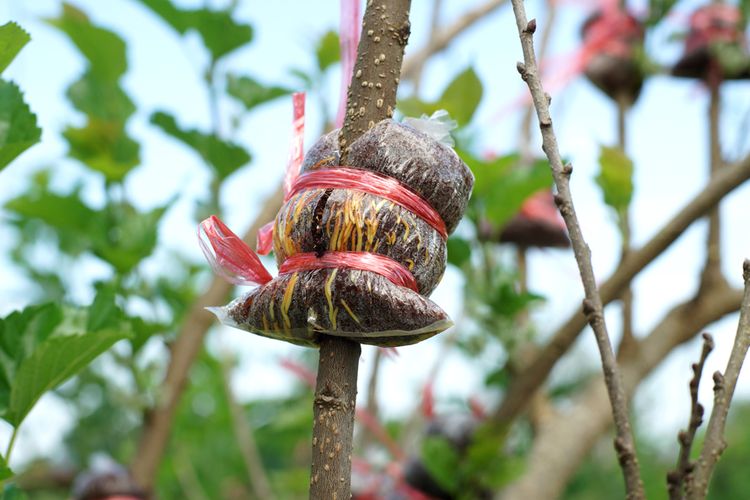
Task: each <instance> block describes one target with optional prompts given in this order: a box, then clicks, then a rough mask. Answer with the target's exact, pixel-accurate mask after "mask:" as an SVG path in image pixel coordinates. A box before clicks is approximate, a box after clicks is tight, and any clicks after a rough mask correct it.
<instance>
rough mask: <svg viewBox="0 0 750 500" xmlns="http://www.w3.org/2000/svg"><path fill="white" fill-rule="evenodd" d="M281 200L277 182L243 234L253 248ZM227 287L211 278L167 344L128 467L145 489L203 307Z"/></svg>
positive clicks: (204, 321) (193, 353)
mask: <svg viewBox="0 0 750 500" xmlns="http://www.w3.org/2000/svg"><path fill="white" fill-rule="evenodd" d="M281 200H282V193H281V186H280V185H279V188H278V189H277V190H276V191H275V192H274V193H273V194H272V195H271V196H269V197H268V198H267V199H266V200H265V202H264V203H263V208H262V209H261V211H260V213H259V214H258V216H257V217H256V219H255V221H254V222H253V223H252V224H251V226H250V228H249V229H248V230H247V232H246V233H245V235H244V237H243V239H244V240H245V242H246V243H247V244H249V245H250V246H251V247H253V248H255V241H254V240H255V235H256V233H257V232H258V230H259V229H260V228H261V227H262V226H263V225H264V224H265V223H266V222H268V221H269V220H272V219H273V218H274V217H275V216H276V213H277V212H278V211H279V209H280V208H281ZM231 288H232V285H230V284H229V283H227V282H226V281H224V280H223V279H221V278H219V277H215V278H214V279H213V281H211V284H210V285H209V286H208V288H207V289H206V291H205V292H203V294H202V295H201V296H200V297H198V299H197V300H196V301H195V302H194V303H193V305H192V306H191V308H190V311H189V312H188V314H187V316H186V317H185V321H184V323H183V324H182V328H180V331H179V332H178V334H177V338H176V340H175V342H174V344H172V345H171V347H170V359H169V365H168V366H167V373H166V375H165V377H164V381H163V382H162V383H161V394H160V397H159V400H158V401H157V404H156V407H155V408H153V409H152V410H151V411H150V412H149V413H148V414H147V415H146V419H145V425H144V429H143V433H142V435H141V439H140V442H139V443H138V449H137V450H136V453H135V457H134V458H133V461H132V463H131V466H130V468H131V473H132V474H133V479H134V480H135V481H136V483H138V484H139V485H140V486H141V487H143V488H145V489H147V490H151V489H152V487H153V484H154V478H155V477H156V474H157V472H158V469H159V464H160V463H161V460H162V457H163V456H164V450H165V449H166V447H167V443H168V441H169V434H170V431H171V428H172V420H173V419H174V414H175V412H176V410H177V405H178V403H179V402H180V397H181V396H182V392H183V390H184V389H185V386H186V384H187V378H188V373H189V372H190V367H191V366H192V365H193V363H194V362H195V359H196V357H197V356H198V353H199V352H200V350H201V347H202V346H203V339H204V338H205V336H206V332H207V331H208V329H209V328H211V326H212V325H213V324H214V320H215V319H216V318H215V317H214V316H213V315H212V314H211V313H209V312H208V311H206V309H205V308H206V307H208V306H215V305H216V304H221V303H222V302H223V301H225V300H226V298H227V296H228V295H229V292H230V291H231Z"/></svg>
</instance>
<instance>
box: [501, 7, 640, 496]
mask: <svg viewBox="0 0 750 500" xmlns="http://www.w3.org/2000/svg"><path fill="white" fill-rule="evenodd" d="M511 4H512V5H513V13H514V14H515V16H516V25H517V27H518V35H519V37H520V39H521V48H522V49H523V59H524V63H519V64H518V72H519V73H520V74H521V78H523V80H524V81H525V82H526V84H527V85H528V87H529V91H530V92H531V97H532V100H533V101H534V107H535V108H536V110H537V118H538V119H539V128H540V129H541V132H542V149H543V150H544V152H545V153H546V154H547V158H548V159H549V161H550V166H551V167H552V176H553V177H554V179H555V186H556V188H557V194H556V195H555V202H556V203H557V207H558V209H559V210H560V213H561V214H562V216H563V219H564V220H565V225H566V227H567V228H568V233H569V234H570V240H571V245H572V247H573V253H574V254H575V257H576V262H577V263H578V270H579V272H580V274H581V282H582V283H583V288H584V291H585V295H586V298H585V299H584V300H583V311H584V314H586V316H587V317H588V320H589V324H590V325H591V329H592V330H593V331H594V336H595V337H596V343H597V346H598V348H599V354H600V356H601V360H602V370H603V372H604V381H605V384H606V386H607V392H608V394H609V400H610V403H611V406H612V415H613V416H614V421H615V428H616V431H617V437H616V438H615V449H616V450H617V455H618V460H619V461H620V466H621V467H622V471H623V475H624V477H625V490H626V492H627V498H629V499H631V498H633V499H634V498H643V497H644V493H643V483H642V481H641V475H640V469H639V466H638V457H637V456H636V452H635V443H634V441H633V435H632V431H631V429H630V420H629V417H628V404H627V399H626V398H625V390H624V388H623V385H622V379H621V378H620V373H619V370H618V367H617V361H616V359H615V355H614V352H613V351H612V344H611V342H610V339H609V335H608V333H607V325H606V323H605V321H604V311H603V305H602V300H601V298H600V297H599V291H598V290H597V287H596V278H595V276H594V269H593V267H592V265H591V252H590V250H589V247H588V245H587V244H586V241H585V239H584V237H583V233H582V232H581V227H580V225H579V223H578V216H577V215H576V212H575V207H574V206H573V198H572V195H571V193H570V183H569V180H570V174H571V172H572V169H571V168H570V167H565V166H563V162H562V158H561V157H560V151H559V150H558V147H557V138H556V137H555V132H554V129H553V126H552V118H551V117H550V114H549V101H550V97H549V95H548V94H546V93H545V92H544V88H543V87H542V82H541V80H540V78H539V72H538V68H537V64H536V56H535V55H534V40H533V35H534V31H535V30H536V21H535V20H533V19H532V20H531V21H527V20H526V10H525V8H524V5H523V0H511Z"/></svg>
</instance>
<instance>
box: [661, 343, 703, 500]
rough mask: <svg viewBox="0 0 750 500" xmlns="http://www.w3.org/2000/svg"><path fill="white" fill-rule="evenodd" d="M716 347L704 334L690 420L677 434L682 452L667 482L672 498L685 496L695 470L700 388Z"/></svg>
mask: <svg viewBox="0 0 750 500" xmlns="http://www.w3.org/2000/svg"><path fill="white" fill-rule="evenodd" d="M713 349H714V339H713V338H712V337H711V335H709V334H708V333H704V334H703V349H702V350H701V357H700V359H698V362H697V363H693V366H692V369H693V378H691V379H690V419H689V420H688V428H687V430H684V431H680V433H679V434H678V435H677V441H678V442H679V443H680V454H679V455H678V457H677V466H676V467H675V469H674V470H673V471H670V472H669V474H667V484H668V485H669V498H670V500H680V499H682V498H684V497H683V489H684V487H685V481H686V479H687V477H688V475H689V474H690V472H691V471H692V470H693V464H692V463H691V462H690V451H691V449H692V448H693V441H694V440H695V433H696V431H697V430H698V427H700V426H701V424H702V423H703V412H704V409H703V405H702V404H700V403H699V402H698V388H699V387H700V383H701V376H702V375H703V367H704V366H705V365H706V359H707V358H708V355H709V354H710V353H711V351H712V350H713Z"/></svg>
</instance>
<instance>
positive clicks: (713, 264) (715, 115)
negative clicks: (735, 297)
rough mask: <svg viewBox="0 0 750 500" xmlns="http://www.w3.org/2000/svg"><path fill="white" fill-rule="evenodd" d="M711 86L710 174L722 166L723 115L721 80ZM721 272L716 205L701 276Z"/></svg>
mask: <svg viewBox="0 0 750 500" xmlns="http://www.w3.org/2000/svg"><path fill="white" fill-rule="evenodd" d="M708 87H709V94H710V97H709V105H708V130H709V132H708V136H709V141H708V142H709V149H710V156H709V162H710V174H711V177H713V176H714V175H716V174H717V172H719V170H720V169H721V168H722V159H721V139H720V135H719V134H720V132H719V121H720V120H719V118H720V115H721V95H720V87H721V82H720V81H712V82H709V84H708ZM723 279H724V277H723V276H722V274H721V218H720V216H719V207H715V208H714V209H712V210H711V212H709V214H708V237H707V239H706V264H705V267H704V269H703V275H702V276H701V281H702V282H704V283H705V282H708V281H711V280H723Z"/></svg>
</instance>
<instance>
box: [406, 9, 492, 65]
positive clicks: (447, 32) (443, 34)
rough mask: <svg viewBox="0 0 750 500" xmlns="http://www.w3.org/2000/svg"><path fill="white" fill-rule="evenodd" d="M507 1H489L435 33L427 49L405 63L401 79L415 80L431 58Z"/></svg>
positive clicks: (410, 57)
mask: <svg viewBox="0 0 750 500" xmlns="http://www.w3.org/2000/svg"><path fill="white" fill-rule="evenodd" d="M506 1H507V0H489V1H488V2H487V3H485V4H482V5H480V6H479V7H476V8H475V9H473V10H470V11H468V12H467V13H465V14H464V15H463V16H461V17H459V18H458V19H456V21H455V22H454V23H453V24H451V25H450V26H447V27H445V28H443V29H441V30H440V31H438V32H437V33H435V34H434V35H433V36H432V37H430V41H429V42H428V44H427V45H426V46H425V47H423V48H421V49H419V50H418V51H417V52H415V53H414V54H412V55H411V56H409V57H408V58H407V59H406V61H404V66H403V68H402V69H401V78H402V79H404V80H414V79H415V78H416V76H417V75H419V74H420V73H421V72H422V68H423V67H424V65H425V63H426V62H427V60H428V59H429V58H430V57H432V56H433V55H435V54H436V53H438V52H440V51H441V50H443V49H445V48H446V47H447V46H448V44H449V43H451V42H452V41H453V39H454V38H456V37H458V36H459V35H461V34H462V33H463V32H464V31H466V30H467V29H469V28H471V27H472V26H473V25H474V23H476V22H477V21H479V20H480V19H482V18H483V17H484V16H486V15H488V14H490V13H491V12H493V11H495V10H496V9H497V8H499V7H500V6H502V5H503V4H505V2H506Z"/></svg>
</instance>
